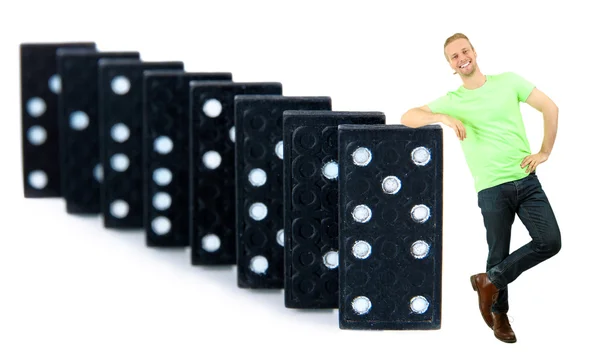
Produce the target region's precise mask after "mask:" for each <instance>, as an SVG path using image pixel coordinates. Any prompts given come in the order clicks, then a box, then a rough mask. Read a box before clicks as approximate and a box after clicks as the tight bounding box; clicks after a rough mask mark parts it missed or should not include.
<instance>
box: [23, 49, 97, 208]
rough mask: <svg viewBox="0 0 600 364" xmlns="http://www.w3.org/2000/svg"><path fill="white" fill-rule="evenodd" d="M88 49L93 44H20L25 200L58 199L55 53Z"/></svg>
mask: <svg viewBox="0 0 600 364" xmlns="http://www.w3.org/2000/svg"><path fill="white" fill-rule="evenodd" d="M61 48H69V49H74V48H76V49H91V50H94V49H95V48H96V45H95V43H93V42H88V43H24V44H21V45H20V71H21V145H22V167H23V177H22V178H23V193H24V197H26V198H42V197H60V196H62V193H61V188H60V157H59V150H60V149H59V134H58V95H59V94H60V92H61V88H62V87H61V79H60V77H59V76H58V65H57V64H56V52H57V50H58V49H61Z"/></svg>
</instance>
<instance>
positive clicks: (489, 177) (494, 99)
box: [401, 33, 561, 343]
mask: <svg viewBox="0 0 600 364" xmlns="http://www.w3.org/2000/svg"><path fill="white" fill-rule="evenodd" d="M444 54H445V56H446V60H447V61H448V63H449V64H450V67H451V68H452V69H453V70H454V72H455V74H458V75H459V76H460V78H461V79H462V85H461V86H460V87H459V88H458V89H457V90H455V91H452V92H448V93H447V94H446V95H444V96H442V97H439V98H438V99H436V100H433V101H432V102H430V103H429V104H427V105H425V106H422V107H418V108H413V109H411V110H408V111H407V112H406V113H405V114H404V115H403V116H402V120H401V121H402V124H404V125H406V126H409V127H414V128H418V127H421V126H423V125H427V124H431V123H437V122H441V123H443V124H444V125H447V126H448V127H450V128H452V129H453V130H454V132H455V133H456V136H457V137H458V138H459V139H460V143H461V146H462V149H463V152H464V155H465V158H466V161H467V165H468V167H469V170H470V172H471V174H472V175H473V179H474V185H475V186H474V187H475V190H476V192H477V197H478V205H479V208H480V209H481V213H482V215H483V222H484V225H485V228H486V235H487V243H488V249H489V254H488V257H487V264H486V272H485V273H479V274H475V275H473V276H471V285H472V286H473V289H474V290H475V291H477V294H478V298H479V309H480V312H481V315H482V316H483V319H484V320H485V322H486V323H487V325H488V326H489V327H490V328H492V330H493V332H494V335H495V336H496V338H498V339H499V340H501V341H504V342H511V343H512V342H516V336H515V333H514V332H513V330H512V328H511V326H510V323H509V322H508V318H507V316H506V313H507V311H508V290H507V286H508V284H509V283H511V282H513V281H514V280H515V279H516V278H517V277H518V276H519V275H520V274H521V273H523V272H524V271H526V270H528V269H530V268H532V267H533V266H535V265H537V264H539V263H541V262H542V261H544V260H546V259H548V258H550V257H552V256H554V255H555V254H557V253H558V251H559V250H560V248H561V235H560V230H559V228H558V224H557V222H556V218H555V216H554V213H553V211H552V208H551V207H550V203H549V202H548V198H547V197H546V194H545V192H544V190H543V189H542V186H541V184H540V181H539V180H538V177H537V176H536V174H535V170H536V168H537V167H538V166H539V165H540V164H541V163H544V162H545V161H547V160H548V157H549V156H550V152H551V151H552V147H553V145H554V140H555V138H556V130H557V124H558V108H557V106H556V105H555V104H554V102H553V101H552V100H551V99H550V98H548V96H546V95H545V94H544V93H543V92H541V91H540V90H539V89H537V88H536V87H535V86H534V85H533V84H532V83H530V82H529V81H527V80H525V79H524V78H522V77H520V76H519V75H517V74H515V73H513V72H505V73H501V74H496V75H484V74H483V73H481V71H480V70H479V67H478V66H477V53H476V52H475V50H474V49H473V46H472V44H471V42H470V41H469V39H468V38H467V37H466V36H465V35H464V34H461V33H457V34H454V35H453V36H451V37H450V38H448V39H447V40H446V42H445V44H444ZM521 102H526V103H527V104H529V105H531V106H532V107H533V108H535V109H537V110H538V111H540V112H541V113H542V114H543V119H544V141H543V143H542V146H541V149H540V150H539V152H537V153H534V154H532V153H531V151H530V147H529V142H528V140H527V137H526V135H525V128H524V125H523V120H522V115H521V111H520V103H521ZM515 215H518V216H519V218H520V219H521V221H522V222H523V225H525V227H526V228H527V229H528V231H529V234H530V235H531V239H532V240H531V241H530V242H529V243H528V244H526V245H524V246H522V247H521V248H519V249H518V250H516V251H514V252H513V253H512V254H509V251H510V237H511V226H512V224H513V221H514V218H515Z"/></svg>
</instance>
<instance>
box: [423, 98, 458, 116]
mask: <svg viewBox="0 0 600 364" xmlns="http://www.w3.org/2000/svg"><path fill="white" fill-rule="evenodd" d="M450 101H451V100H450V95H449V94H446V95H444V96H441V97H438V98H437V99H435V100H433V101H431V102H429V103H428V104H427V106H428V107H429V109H430V110H431V112H432V113H434V114H448V113H450V109H451V105H452V104H451V102H450Z"/></svg>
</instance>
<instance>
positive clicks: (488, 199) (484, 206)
mask: <svg viewBox="0 0 600 364" xmlns="http://www.w3.org/2000/svg"><path fill="white" fill-rule="evenodd" d="M503 187H504V186H503V185H500V186H496V187H491V188H487V189H485V190H482V191H480V192H479V193H478V194H477V204H478V205H479V208H480V209H481V211H482V212H491V211H499V210H502V209H504V208H505V207H506V206H507V204H508V202H509V198H508V196H507V195H506V193H505V191H504V188H503Z"/></svg>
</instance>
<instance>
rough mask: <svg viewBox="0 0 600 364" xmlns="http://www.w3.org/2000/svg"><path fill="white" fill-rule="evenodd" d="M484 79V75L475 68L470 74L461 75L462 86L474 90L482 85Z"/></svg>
mask: <svg viewBox="0 0 600 364" xmlns="http://www.w3.org/2000/svg"><path fill="white" fill-rule="evenodd" d="M486 81H487V78H486V77H485V75H484V74H483V73H481V72H480V71H479V70H477V71H476V72H475V73H474V74H472V75H471V76H467V77H463V87H464V88H466V89H468V90H475V89H477V88H480V87H481V86H483V85H484V84H485V82H486Z"/></svg>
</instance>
